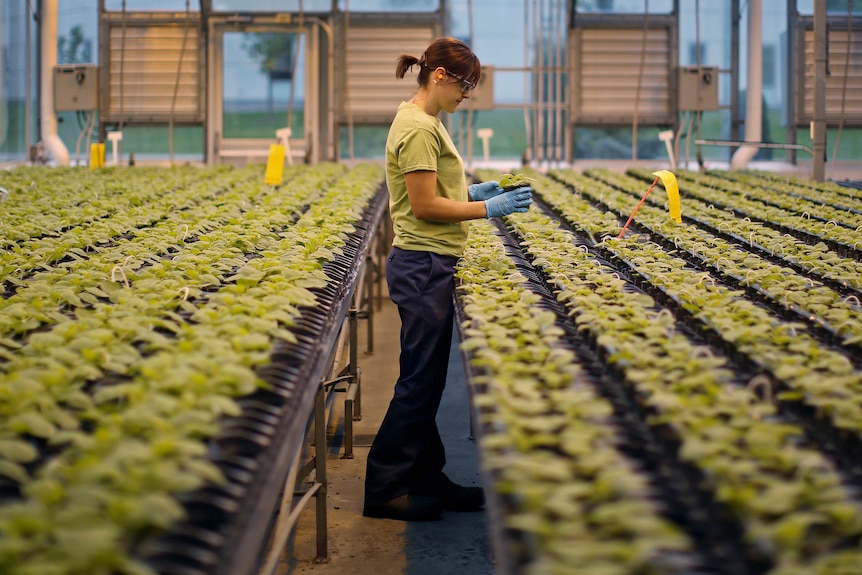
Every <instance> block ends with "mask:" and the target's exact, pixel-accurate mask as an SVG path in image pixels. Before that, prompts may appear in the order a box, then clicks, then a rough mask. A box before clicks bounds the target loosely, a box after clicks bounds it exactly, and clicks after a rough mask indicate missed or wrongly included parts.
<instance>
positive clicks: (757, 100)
mask: <svg viewBox="0 0 862 575" xmlns="http://www.w3.org/2000/svg"><path fill="white" fill-rule="evenodd" d="M747 61H748V74H747V84H748V85H747V86H746V94H745V140H746V141H748V142H759V141H760V139H761V137H762V130H761V122H762V120H763V102H762V98H763V3H762V0H749V3H748V57H747ZM757 151H758V147H757V146H753V145H752V146H744V147H741V148H739V149H738V150H737V151H736V152H734V154H733V156H732V157H731V158H730V168H731V169H732V170H744V169H745V167H746V166H747V165H748V162H750V161H751V160H752V158H754V156H755V155H756V154H757Z"/></svg>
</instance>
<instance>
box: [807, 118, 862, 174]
mask: <svg viewBox="0 0 862 575" xmlns="http://www.w3.org/2000/svg"><path fill="white" fill-rule="evenodd" d="M836 140H838V150H837V156H836V150H835V141H836ZM796 142H797V143H798V144H802V145H803V146H808V147H809V148H811V147H814V142H812V141H811V131H810V129H809V128H797V130H796ZM797 158H798V159H799V160H801V161H810V160H811V155H810V154H808V153H807V152H799V153H798V155H797ZM859 158H862V128H847V127H845V128H844V129H843V130H841V137H840V138H839V137H838V128H828V129H827V130H826V159H827V160H828V162H832V161H833V160H838V161H839V162H840V161H851V162H854V163H855V164H856V165H858V162H859ZM830 165H831V164H827V165H826V167H827V169H828V168H829V167H830Z"/></svg>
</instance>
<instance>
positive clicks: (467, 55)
mask: <svg viewBox="0 0 862 575" xmlns="http://www.w3.org/2000/svg"><path fill="white" fill-rule="evenodd" d="M416 64H418V65H419V77H418V78H417V79H416V81H417V82H418V83H419V85H420V86H425V85H426V84H427V83H428V78H429V76H430V75H431V72H433V71H434V69H435V68H437V67H439V66H442V67H443V68H446V71H447V72H452V73H454V74H458V75H459V76H461V77H462V78H464V79H465V80H467V81H469V82H478V81H479V76H480V75H481V74H482V65H481V64H480V63H479V58H478V57H477V56H476V54H474V53H473V51H472V50H470V48H468V47H467V45H466V44H465V43H464V42H462V41H461V40H458V39H457V38H448V37H444V38H437V39H436V40H434V41H433V42H431V45H430V46H428V48H426V49H425V52H424V53H423V54H422V56H421V57H419V58H417V57H416V56H410V55H409V54H401V56H400V57H399V58H398V64H397V65H396V67H395V77H396V78H403V77H404V74H406V73H407V70H409V69H410V68H412V67H413V66H415V65H416Z"/></svg>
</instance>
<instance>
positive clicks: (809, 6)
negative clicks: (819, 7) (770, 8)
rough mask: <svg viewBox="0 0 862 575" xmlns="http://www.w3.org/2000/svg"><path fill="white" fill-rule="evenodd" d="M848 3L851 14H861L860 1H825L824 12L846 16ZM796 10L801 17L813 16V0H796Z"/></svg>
mask: <svg viewBox="0 0 862 575" xmlns="http://www.w3.org/2000/svg"><path fill="white" fill-rule="evenodd" d="M850 1H852V2H853V4H852V6H853V14H856V15H859V14H862V0H826V12H827V13H829V14H847V2H850ZM764 7H765V6H764ZM796 9H797V10H798V11H799V13H800V14H802V15H803V16H813V15H814V0H796Z"/></svg>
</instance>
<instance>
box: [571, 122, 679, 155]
mask: <svg viewBox="0 0 862 575" xmlns="http://www.w3.org/2000/svg"><path fill="white" fill-rule="evenodd" d="M661 129H662V128H658V127H653V126H642V127H639V128H638V159H641V160H656V159H661V160H667V151H666V149H665V145H664V142H662V141H661V140H659V139H658V133H659V131H661ZM574 139H575V158H601V159H605V160H631V159H632V129H631V126H628V127H618V128H587V127H581V126H577V127H575V129H574Z"/></svg>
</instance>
